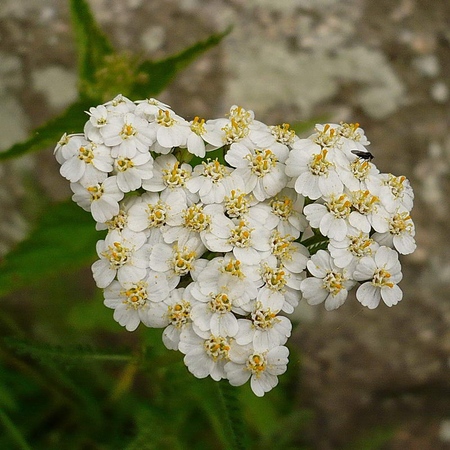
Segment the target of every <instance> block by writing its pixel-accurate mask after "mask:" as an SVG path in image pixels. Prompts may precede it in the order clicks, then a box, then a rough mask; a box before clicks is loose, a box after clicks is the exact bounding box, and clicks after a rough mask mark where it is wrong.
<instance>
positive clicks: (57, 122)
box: [0, 101, 92, 161]
mask: <svg viewBox="0 0 450 450" xmlns="http://www.w3.org/2000/svg"><path fill="white" fill-rule="evenodd" d="M90 106H92V102H88V101H77V102H75V103H73V104H72V105H71V106H69V108H67V109H66V110H65V111H64V112H63V113H62V114H61V115H60V116H58V117H56V118H54V119H51V120H50V121H49V122H47V123H46V124H44V125H42V126H41V127H39V128H36V130H34V131H33V134H32V136H31V137H30V138H29V139H28V140H26V141H24V142H19V143H18V144H14V145H13V146H12V147H10V148H9V149H7V150H5V151H4V152H0V161H1V160H4V159H10V158H17V157H18V156H22V155H24V154H26V153H31V152H36V151H38V150H42V149H43V148H45V147H49V146H52V147H55V145H56V144H57V142H58V141H59V139H60V138H61V136H62V135H63V134H64V133H68V134H70V133H80V132H82V131H83V127H84V124H85V123H86V120H87V117H86V114H84V111H86V110H88V109H89V107H90Z"/></svg>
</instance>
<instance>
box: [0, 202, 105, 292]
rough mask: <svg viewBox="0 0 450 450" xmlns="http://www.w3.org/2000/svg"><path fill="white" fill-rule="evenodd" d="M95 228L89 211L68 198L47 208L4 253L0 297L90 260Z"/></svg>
mask: <svg viewBox="0 0 450 450" xmlns="http://www.w3.org/2000/svg"><path fill="white" fill-rule="evenodd" d="M102 236H103V233H99V232H98V231H95V228H94V221H93V219H92V217H91V216H90V214H88V213H86V212H85V211H83V210H82V209H81V208H80V207H79V206H77V205H76V204H75V203H73V202H72V201H67V202H64V203H58V204H55V205H51V206H50V207H48V208H47V209H46V210H45V211H44V213H43V216H42V217H41V219H40V221H39V222H38V224H37V226H36V228H35V230H34V231H33V232H32V233H31V234H30V235H29V236H28V238H27V239H25V240H24V241H22V242H21V243H20V244H19V245H17V247H16V248H15V249H13V250H12V251H11V252H10V253H8V254H7V255H6V257H5V259H4V261H3V262H2V264H1V266H0V296H3V295H6V294H9V293H11V292H14V291H16V290H17V289H20V288H22V287H26V286H29V285H30V284H31V283H33V282H36V281H38V280H41V279H42V278H45V277H48V276H51V275H54V274H57V273H62V272H64V271H69V270H73V269H77V268H80V267H83V266H85V265H86V264H89V263H90V262H92V261H94V259H95V257H96V251H95V244H96V242H97V241H98V240H99V239H101V238H102Z"/></svg>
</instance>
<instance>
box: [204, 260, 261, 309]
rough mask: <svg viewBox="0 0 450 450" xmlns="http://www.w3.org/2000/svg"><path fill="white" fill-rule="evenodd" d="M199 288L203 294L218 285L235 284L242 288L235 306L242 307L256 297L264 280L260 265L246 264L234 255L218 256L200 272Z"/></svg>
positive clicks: (235, 300) (236, 286) (207, 293)
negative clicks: (259, 271)
mask: <svg viewBox="0 0 450 450" xmlns="http://www.w3.org/2000/svg"><path fill="white" fill-rule="evenodd" d="M197 281H198V288H199V289H200V291H201V292H202V294H203V295H209V293H210V292H212V291H214V289H216V287H217V286H234V287H235V288H236V289H240V290H241V292H242V296H240V297H238V298H235V299H234V303H235V306H237V307H241V306H243V305H245V304H248V303H249V302H250V301H251V300H253V299H255V298H256V296H257V293H258V287H259V286H261V285H262V284H263V283H262V280H261V276H260V274H259V273H258V266H250V265H248V264H245V263H243V262H241V261H239V260H237V259H235V258H234V257H233V256H232V255H229V254H227V255H226V256H225V257H223V258H221V257H217V258H214V259H212V260H211V261H209V262H208V265H207V266H206V267H205V268H204V269H203V271H202V272H200V273H199V275H198V278H197Z"/></svg>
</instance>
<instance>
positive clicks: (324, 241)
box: [301, 230, 330, 255]
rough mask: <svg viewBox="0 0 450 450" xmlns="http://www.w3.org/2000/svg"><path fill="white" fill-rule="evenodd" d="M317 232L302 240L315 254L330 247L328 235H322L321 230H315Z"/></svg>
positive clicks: (312, 253) (310, 251)
mask: <svg viewBox="0 0 450 450" xmlns="http://www.w3.org/2000/svg"><path fill="white" fill-rule="evenodd" d="M313 231H314V232H315V234H314V235H313V236H311V237H310V238H308V239H305V240H304V241H302V242H301V244H303V245H304V246H305V247H306V248H307V249H308V250H309V253H310V254H311V255H314V254H315V253H317V252H318V251H319V250H325V249H326V248H327V247H328V242H329V241H330V240H329V239H328V238H327V237H324V236H322V235H321V234H320V233H319V230H313Z"/></svg>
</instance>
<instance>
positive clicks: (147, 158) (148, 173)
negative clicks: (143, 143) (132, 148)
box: [114, 152, 153, 192]
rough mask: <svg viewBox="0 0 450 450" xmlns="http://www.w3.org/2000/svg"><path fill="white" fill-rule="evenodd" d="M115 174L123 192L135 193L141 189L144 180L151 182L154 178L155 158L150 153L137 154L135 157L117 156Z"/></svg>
mask: <svg viewBox="0 0 450 450" xmlns="http://www.w3.org/2000/svg"><path fill="white" fill-rule="evenodd" d="M114 173H115V174H116V175H117V185H118V186H119V189H120V190H121V191H122V192H130V191H135V190H136V189H139V188H140V187H141V185H142V180H149V179H150V178H151V177H152V176H153V158H152V156H151V155H150V153H149V152H147V153H136V155H135V156H133V157H128V156H124V155H117V158H116V159H115V160H114Z"/></svg>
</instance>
